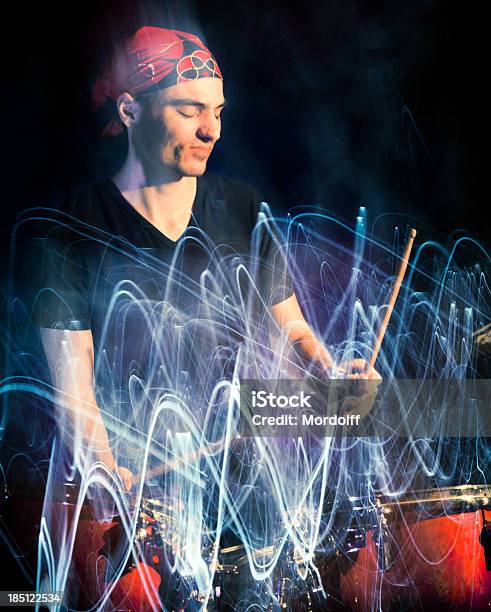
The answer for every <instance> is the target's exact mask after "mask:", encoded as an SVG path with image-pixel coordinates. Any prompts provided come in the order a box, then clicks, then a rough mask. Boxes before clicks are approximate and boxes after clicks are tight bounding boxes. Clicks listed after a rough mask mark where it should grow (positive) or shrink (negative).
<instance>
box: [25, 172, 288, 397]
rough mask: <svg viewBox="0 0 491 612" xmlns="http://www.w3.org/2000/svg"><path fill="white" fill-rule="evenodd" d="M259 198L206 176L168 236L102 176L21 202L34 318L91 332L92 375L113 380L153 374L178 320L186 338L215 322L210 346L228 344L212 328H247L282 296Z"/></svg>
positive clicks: (280, 271) (279, 263) (278, 250)
mask: <svg viewBox="0 0 491 612" xmlns="http://www.w3.org/2000/svg"><path fill="white" fill-rule="evenodd" d="M261 201H262V198H261V195H260V194H259V193H258V191H256V190H255V189H254V188H252V187H251V186H249V185H247V184H246V183H243V182H241V181H238V180H234V179H229V178H225V177H221V176H218V175H216V174H213V173H206V174H205V175H203V176H201V177H198V179H197V191H196V196H195V200H194V203H193V208H192V216H191V219H190V222H189V224H188V227H187V229H186V231H185V232H184V234H183V235H182V236H181V237H180V238H179V240H178V241H176V242H174V241H172V240H170V239H169V238H167V237H166V236H165V235H164V234H163V233H162V232H161V231H160V230H158V229H157V228H156V227H155V226H154V225H152V224H151V223H150V222H149V221H148V220H147V219H145V218H144V217H143V216H142V215H141V214H140V213H138V212H137V211H136V209H135V208H134V207H133V206H132V205H131V204H130V203H129V202H128V201H127V200H126V199H125V198H124V196H123V195H122V193H121V192H120V190H119V189H118V188H117V186H116V185H115V184H114V183H113V182H112V181H111V180H109V179H107V180H105V181H103V182H101V183H99V184H97V185H95V186H94V187H92V188H90V189H89V190H87V191H85V192H83V193H81V194H80V195H79V196H77V197H76V198H74V199H72V200H71V201H70V203H69V204H68V205H66V206H64V207H63V208H61V209H59V210H53V209H47V208H46V209H42V208H39V209H31V210H30V211H28V212H27V213H26V214H25V215H24V216H23V218H21V223H20V225H19V231H18V241H17V248H18V251H19V252H21V253H22V258H21V259H22V260H23V261H24V266H23V267H24V278H25V277H26V276H27V277H28V278H27V281H26V284H27V285H28V286H29V290H28V291H27V294H29V296H30V297H29V298H28V300H27V301H28V302H30V303H29V304H28V305H27V307H28V309H29V311H30V314H31V319H32V321H33V322H34V323H35V325H37V326H39V327H49V328H56V329H64V330H73V331H76V330H84V329H91V330H92V335H93V339H94V348H95V358H96V372H99V373H100V372H101V371H105V372H106V374H105V376H106V378H107V372H111V375H112V376H115V377H116V378H115V381H114V382H115V384H116V386H118V385H121V384H123V386H125V385H126V383H125V382H116V379H117V380H118V381H127V380H128V377H129V376H130V375H131V374H132V373H136V374H137V375H138V376H141V377H143V378H147V377H148V376H150V378H151V376H152V375H151V374H149V372H148V369H149V368H155V367H158V364H162V363H163V362H165V361H166V359H165V355H162V353H161V351H162V347H163V346H164V347H165V346H167V342H166V341H165V339H164V337H163V336H164V335H165V333H164V332H163V331H162V330H163V329H165V328H169V327H170V328H174V329H176V328H179V327H182V326H185V329H186V337H187V343H188V344H190V345H192V344H195V343H196V342H202V338H203V335H206V333H207V332H210V330H211V328H212V327H214V330H213V334H211V335H213V338H210V337H209V338H208V339H207V342H209V343H210V351H213V350H214V349H213V346H212V345H213V344H214V343H215V344H216V343H218V344H220V343H221V342H222V341H223V342H224V343H225V344H226V338H225V340H224V338H217V337H216V334H217V329H219V330H221V332H223V335H224V336H225V337H228V338H230V336H231V335H234V334H235V335H236V337H240V336H241V335H243V334H248V335H250V334H251V333H254V332H255V330H256V329H257V326H258V323H260V322H261V319H262V318H264V315H265V313H266V312H267V311H268V307H269V306H271V305H272V304H275V303H278V302H280V301H282V300H284V299H286V298H287V297H289V296H290V295H291V294H292V282H291V279H290V277H289V275H288V270H287V266H286V263H285V258H284V254H283V252H282V250H283V249H282V245H283V238H282V236H281V233H280V232H279V231H278V229H277V228H276V227H275V225H274V224H272V223H271V219H269V215H268V210H267V208H266V209H265V208H264V206H263V205H262V204H261ZM34 267H35V268H37V273H36V275H31V276H30V270H33V269H34ZM26 271H27V275H26ZM34 277H35V278H36V279H37V280H35V279H34ZM211 322H213V323H211ZM170 342H174V343H175V339H173V340H171V341H170ZM188 348H189V347H188ZM164 352H165V349H164ZM171 360H175V356H172V357H169V359H167V362H168V361H171ZM177 367H180V368H181V370H182V369H186V366H183V365H182V364H180V365H178V366H177Z"/></svg>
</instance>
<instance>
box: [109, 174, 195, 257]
mask: <svg viewBox="0 0 491 612" xmlns="http://www.w3.org/2000/svg"><path fill="white" fill-rule="evenodd" d="M106 184H107V186H108V187H109V189H110V190H111V191H112V193H113V194H114V195H115V196H116V201H117V202H118V203H119V204H120V205H122V206H123V207H124V208H125V209H126V210H128V212H129V213H130V214H131V215H133V216H134V217H135V218H136V219H137V220H138V221H139V222H140V223H141V224H142V225H144V226H145V227H146V228H147V229H148V230H150V231H151V232H152V233H153V234H154V235H155V236H157V237H158V238H159V239H160V240H163V241H164V242H165V243H166V244H168V245H170V246H172V247H175V246H176V245H177V244H178V243H179V242H180V241H181V240H182V238H183V237H184V235H185V234H186V232H187V231H188V229H189V228H190V227H192V226H193V225H197V221H196V214H197V211H198V208H199V203H200V202H201V199H202V195H203V194H202V191H203V177H202V176H197V177H196V193H195V194H194V200H193V205H192V208H191V216H190V217H189V221H188V224H187V225H186V227H185V229H184V231H183V233H182V234H181V235H180V236H179V238H178V239H177V240H172V239H171V238H169V237H168V236H166V235H165V234H164V233H163V232H162V231H160V230H159V228H158V227H157V226H155V225H154V224H153V223H151V222H150V221H149V220H148V219H147V218H146V217H144V216H143V215H142V214H141V213H140V212H138V211H137V210H136V208H135V207H134V206H132V204H131V203H130V202H129V201H128V200H127V199H126V198H125V197H124V195H123V194H122V192H121V190H120V189H119V187H118V186H117V185H116V183H114V182H113V181H112V180H111V179H110V178H108V179H106Z"/></svg>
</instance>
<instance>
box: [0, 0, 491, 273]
mask: <svg viewBox="0 0 491 612" xmlns="http://www.w3.org/2000/svg"><path fill="white" fill-rule="evenodd" d="M14 10H15V7H14ZM9 24H10V25H9ZM143 24H153V25H161V26H170V27H176V28H178V29H189V30H192V31H195V32H196V33H198V34H200V35H202V36H203V37H204V38H205V40H206V41H207V43H208V45H209V46H210V48H211V50H212V52H213V53H214V54H215V56H216V57H217V59H218V61H219V64H220V66H221V69H222V72H223V74H224V78H225V81H224V82H225V94H226V97H227V98H228V99H229V102H230V105H229V107H228V108H227V109H226V111H225V113H224V119H223V131H222V139H221V141H220V142H219V143H218V145H217V146H216V149H215V152H214V154H213V156H212V159H211V160H210V162H209V168H210V169H212V170H215V171H219V172H222V173H224V174H228V175H231V176H235V177H238V178H242V179H244V180H246V181H249V182H251V183H252V184H254V185H255V186H256V187H258V188H259V189H260V190H261V191H262V192H263V193H264V194H265V196H266V198H267V199H268V201H270V202H271V204H272V205H273V207H274V208H275V209H276V210H279V211H282V210H285V209H286V208H290V207H292V206H295V205H298V204H314V205H316V206H319V207H323V208H326V209H329V210H331V211H333V212H334V214H335V215H337V216H339V217H342V218H344V219H347V220H349V222H350V223H352V222H353V220H354V217H355V216H356V213H357V209H358V206H359V205H365V206H366V207H367V208H368V213H369V218H370V219H371V220H374V219H375V218H376V216H377V215H378V214H380V213H385V212H393V213H394V212H395V213H401V212H402V213H406V214H409V215H413V216H414V217H415V218H416V220H415V224H416V225H417V226H418V227H421V226H422V225H423V222H428V223H429V224H431V225H432V226H433V228H434V237H435V238H436V239H437V240H442V241H444V240H445V237H446V236H448V234H449V233H450V232H451V231H452V230H455V229H457V228H464V229H465V230H466V231H467V232H469V233H470V234H472V235H475V236H477V237H478V238H480V239H481V240H484V241H488V240H489V238H490V229H489V225H490V224H489V223H488V218H487V217H488V215H487V210H488V205H487V201H486V199H485V198H484V193H485V192H484V190H483V189H482V188H483V185H484V176H485V170H484V151H485V150H486V141H485V138H484V134H483V132H484V124H485V123H487V109H485V108H484V101H483V95H482V90H483V84H484V82H485V77H484V75H485V70H486V66H485V61H484V27H485V21H484V18H483V16H482V15H479V13H478V12H477V11H476V10H475V9H473V10H471V9H470V8H469V9H466V10H464V9H463V8H462V5H461V4H457V3H452V2H436V1H434V2H432V1H428V0H415V1H413V2H393V1H387V2H362V1H360V0H337V1H327V0H321V1H315V2H314V1H307V2H301V3H297V4H296V6H293V7H289V8H288V7H287V4H286V3H283V2H271V1H269V2H258V1H253V2H238V3H232V2H230V3H224V2H220V3H217V2H197V3H190V2H188V3H186V2H170V3H166V2H165V1H161V2H153V3H152V2H141V1H140V2H136V1H131V2H130V1H128V0H124V1H122V0H119V1H117V2H115V1H105V2H102V1H99V2H83V3H77V4H76V5H72V6H71V8H70V12H68V11H66V10H63V9H59V8H54V7H50V6H49V5H48V4H46V3H37V4H36V5H34V6H33V7H29V9H26V7H25V5H24V4H23V3H19V4H18V14H17V16H15V17H14V18H13V19H11V20H10V21H8V22H6V28H7V29H9V28H12V30H13V34H14V38H15V39H16V42H14V43H13V44H12V43H8V48H7V49H6V51H5V53H4V61H5V67H6V69H7V70H6V72H7V75H8V76H7V77H6V81H7V84H8V89H7V94H6V95H5V96H4V100H3V101H4V105H3V109H2V110H3V119H4V121H3V136H4V138H6V145H7V146H6V147H4V150H6V151H7V165H8V171H7V173H6V183H7V197H5V198H4V199H3V202H2V206H3V214H4V220H5V221H6V222H5V223H2V233H3V234H4V237H5V238H6V240H4V241H3V244H4V248H5V245H6V244H7V243H8V236H9V233H10V227H11V224H12V222H13V220H14V219H15V216H16V214H17V213H18V212H19V211H20V210H21V209H23V208H26V207H30V206H38V205H45V204H49V202H51V203H55V202H57V201H59V200H60V199H61V198H63V197H65V196H66V195H69V194H70V193H72V192H73V191H77V190H79V189H80V188H83V187H84V186H85V185H88V184H90V183H92V182H94V181H96V180H98V179H99V178H101V177H103V176H105V175H108V174H109V173H111V172H112V171H114V170H115V168H116V167H117V165H118V163H119V162H120V161H121V160H122V155H123V154H124V146H125V142H124V137H123V138H119V139H118V140H113V139H100V138H98V132H99V131H100V128H101V126H102V125H103V123H101V117H96V116H95V115H94V114H93V113H92V111H91V108H90V104H89V100H90V88H91V84H92V83H93V80H94V77H95V74H96V71H97V67H98V65H100V61H101V59H102V58H104V57H106V56H107V54H108V53H109V52H110V50H111V47H112V45H113V43H115V42H117V40H120V39H121V38H123V37H124V36H125V34H129V33H131V32H132V31H133V30H134V29H135V28H137V27H138V26H140V25H143ZM10 72H12V74H11V75H10ZM4 142H5V141H4ZM4 193H5V192H4ZM387 223H393V219H392V220H390V219H387ZM432 231H433V230H432ZM5 251H6V248H5ZM2 261H3V262H4V263H5V258H4V257H2Z"/></svg>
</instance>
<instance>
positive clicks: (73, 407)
mask: <svg viewBox="0 0 491 612" xmlns="http://www.w3.org/2000/svg"><path fill="white" fill-rule="evenodd" d="M40 333H41V340H42V343H43V348H44V352H45V354H46V358H47V361H48V366H49V370H50V374H51V379H52V382H53V386H54V388H55V394H56V396H57V404H58V405H59V406H61V407H62V408H64V409H66V411H67V413H68V416H69V419H70V422H71V425H72V432H73V436H74V444H73V447H72V451H73V450H74V449H75V444H77V443H78V444H81V445H82V448H83V450H84V451H85V453H91V454H92V455H93V456H94V459H95V460H97V461H101V462H102V463H104V464H105V465H106V466H107V467H108V468H109V469H110V470H115V471H117V473H118V474H119V476H120V477H121V478H122V480H123V482H124V484H125V488H126V489H128V490H129V488H131V478H130V477H131V472H129V471H128V470H126V469H125V468H118V466H117V465H116V461H115V459H114V456H113V453H112V451H111V449H110V447H109V439H108V435H107V430H106V427H105V425H104V421H103V419H102V416H101V412H100V409H99V406H98V405H97V402H96V398H95V393H94V380H93V372H94V343H93V339H92V332H91V331H90V330H82V331H68V330H57V329H49V328H44V327H42V328H40Z"/></svg>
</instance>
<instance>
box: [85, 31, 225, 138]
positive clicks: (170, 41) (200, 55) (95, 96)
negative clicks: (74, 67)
mask: <svg viewBox="0 0 491 612" xmlns="http://www.w3.org/2000/svg"><path fill="white" fill-rule="evenodd" d="M205 77H213V78H218V79H222V78H223V77H222V73H221V72H220V68H219V67H218V64H217V62H216V60H215V59H214V57H213V56H212V54H211V53H210V51H209V50H208V49H207V48H206V47H205V45H204V44H203V43H202V42H201V40H200V39H199V38H198V37H197V36H195V35H194V34H189V33H188V32H180V31H178V30H167V29H165V28H155V27H151V26H145V27H142V28H140V29H139V30H137V31H136V33H135V34H134V35H133V37H132V38H131V39H130V40H129V41H128V43H127V44H126V45H125V48H124V52H123V53H122V54H120V56H119V57H118V58H117V59H116V61H115V62H114V63H113V65H112V66H111V69H110V70H109V72H108V73H106V74H103V75H101V76H100V77H99V78H98V79H97V81H96V83H95V85H94V88H93V90H92V96H91V103H92V106H93V108H94V109H95V110H98V109H100V108H102V107H104V106H105V105H106V104H107V102H108V98H109V100H113V101H114V102H116V100H117V99H118V96H119V95H120V94H121V93H122V92H123V91H128V92H129V93H131V94H132V95H134V96H138V95H140V94H142V93H147V92H148V91H151V90H152V89H163V88H165V87H171V86H172V85H176V84H177V83H182V82H184V81H192V80H194V79H202V78H205ZM122 131H123V127H122V125H121V123H120V122H119V121H118V120H117V119H116V118H115V117H113V118H112V119H111V120H110V121H109V123H108V124H107V125H106V127H105V128H104V130H103V132H102V135H103V136H116V135H118V134H120V133H121V132H122Z"/></svg>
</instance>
